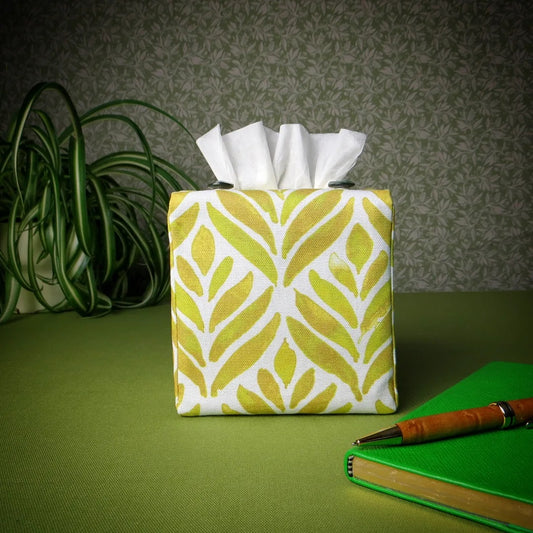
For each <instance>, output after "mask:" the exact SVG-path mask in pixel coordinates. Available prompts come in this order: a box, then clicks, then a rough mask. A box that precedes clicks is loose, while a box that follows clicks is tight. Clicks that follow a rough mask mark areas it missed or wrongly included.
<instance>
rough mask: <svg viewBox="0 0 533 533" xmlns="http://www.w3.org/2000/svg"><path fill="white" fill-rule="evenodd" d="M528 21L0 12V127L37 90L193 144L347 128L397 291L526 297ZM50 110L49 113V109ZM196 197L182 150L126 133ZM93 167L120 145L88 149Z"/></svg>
mask: <svg viewBox="0 0 533 533" xmlns="http://www.w3.org/2000/svg"><path fill="white" fill-rule="evenodd" d="M532 11H533V10H532V9H531V4H530V2H528V1H518V0H412V1H407V0H395V1H390V0H366V1H365V0H249V1H245V0H196V1H190V0H152V1H150V2H147V1H146V0H114V1H111V0H109V1H106V0H83V1H82V0H49V1H47V2H42V1H41V0H4V1H3V2H2V3H1V6H0V20H2V23H1V25H0V76H1V78H0V94H1V102H0V121H1V124H2V129H3V130H4V131H5V124H6V121H7V118H8V117H9V116H10V114H11V113H12V112H13V110H14V109H15V108H16V107H17V106H18V105H19V104H20V103H21V99H22V97H23V95H24V94H25V92H26V91H27V90H28V89H29V88H30V87H31V86H32V85H33V84H34V83H36V82H38V81H42V80H54V81H58V82H60V83H62V84H64V85H65V86H66V87H67V89H68V90H69V91H70V93H71V95H72V96H73V98H74V101H75V102H76V104H77V106H78V108H79V111H84V110H86V109H88V108H89V107H91V106H93V105H96V104H99V103H102V102H104V101H107V100H110V99H113V98H117V97H134V98H141V99H145V100H148V101H150V102H152V103H154V104H157V105H159V106H162V107H163V108H165V109H166V110H168V111H170V112H171V113H173V114H175V115H176V116H178V117H179V118H180V119H181V120H182V121H183V122H184V123H185V124H186V126H187V127H188V128H189V129H190V130H191V132H192V133H193V134H194V135H195V136H199V135H201V134H203V133H205V132H206V131H207V130H209V129H211V128H212V127H213V126H214V125H216V124H217V123H220V124H221V125H222V127H223V129H224V130H225V131H231V130H233V129H236V128H238V127H241V126H244V125H246V124H248V123H250V122H254V121H256V120H263V122H264V123H265V124H266V125H267V126H269V127H271V128H273V129H277V128H278V127H279V125H280V124H282V123H289V122H299V123H302V124H304V125H305V126H306V127H307V129H308V130H309V131H310V132H330V131H338V129H339V128H341V127H344V128H348V129H354V130H357V131H362V132H365V133H366V134H367V135H368V139H367V144H366V147H365V150H364V151H363V154H362V155H361V157H360V158H359V161H358V164H357V165H356V167H355V168H354V169H353V170H352V171H351V173H350V177H351V178H353V179H354V180H355V181H356V182H357V184H358V186H360V187H361V188H367V187H379V188H390V189H391V191H392V195H393V198H394V200H395V204H396V221H397V228H396V229H397V232H396V237H397V244H396V248H395V288H396V290H398V291H402V292H405V291H423V290H424V291H425V290H429V291H441V290H462V291H470V290H489V289H492V290H510V289H527V288H533V278H532V272H533V212H532V205H533V179H532V170H533V165H532V162H533V160H532V155H531V152H532V150H531V148H532V143H531V129H530V128H529V126H530V125H531V124H532V123H533V113H532V107H531V95H532V94H531V79H532V78H531V74H532V63H531V52H532V41H531V28H532V24H531V23H532V15H531V13H532ZM49 105H50V106H51V107H52V108H53V106H54V105H55V103H54V101H53V100H52V101H51V102H50V104H49ZM138 119H139V122H140V123H141V125H143V126H144V127H146V128H147V131H148V135H149V138H150V139H151V141H152V143H153V146H154V147H155V149H156V151H157V152H158V153H159V154H161V155H163V156H164V157H168V158H169V159H171V160H173V161H174V162H175V163H178V164H180V165H181V166H183V167H184V168H185V169H187V170H188V171H189V173H190V174H191V175H192V176H194V177H195V178H196V179H197V180H199V181H200V182H201V183H206V182H207V181H210V179H211V176H210V170H209V168H208V166H207V164H206V163H205V162H204V161H203V158H202V156H201V154H200V153H199V151H198V150H197V149H196V147H195V145H194V143H192V142H191V141H190V140H189V139H187V138H186V137H185V136H184V135H183V134H180V133H179V132H178V131H176V129H175V128H173V127H172V126H171V125H170V124H168V123H165V122H164V121H162V120H159V119H158V120H156V121H154V118H153V117H152V116H148V115H146V114H142V115H140V116H139V117H138ZM89 141H90V143H91V146H90V149H89V153H97V152H98V150H99V148H101V147H102V146H104V145H105V144H107V143H112V144H113V145H115V146H117V147H121V146H122V144H123V143H125V142H128V135H127V133H126V132H125V131H124V132H122V131H120V130H119V131H116V130H114V131H113V132H105V134H99V135H96V134H94V135H92V136H91V135H89Z"/></svg>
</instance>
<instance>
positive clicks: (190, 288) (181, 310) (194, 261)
mask: <svg viewBox="0 0 533 533" xmlns="http://www.w3.org/2000/svg"><path fill="white" fill-rule="evenodd" d="M168 225H169V238H170V263H171V298H172V305H171V310H172V311H171V313H172V344H173V360H174V382H175V394H176V406H177V410H178V413H180V414H181V415H188V416H195V415H217V414H294V413H390V412H392V411H394V410H395V409H396V405H397V392H396V383H395V350H394V334H393V316H392V253H391V252H392V244H393V205H392V200H391V196H390V194H389V191H386V190H368V191H353V190H346V189H293V190H269V191H265V190H209V191H180V192H175V193H173V194H172V196H171V201H170V207H169V213H168Z"/></svg>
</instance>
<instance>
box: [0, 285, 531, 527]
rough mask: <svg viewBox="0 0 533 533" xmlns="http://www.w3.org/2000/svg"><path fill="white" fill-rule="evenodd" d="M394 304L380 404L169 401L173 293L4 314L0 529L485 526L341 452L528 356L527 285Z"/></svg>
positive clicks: (410, 297) (0, 330)
mask: <svg viewBox="0 0 533 533" xmlns="http://www.w3.org/2000/svg"><path fill="white" fill-rule="evenodd" d="M395 306H396V311H395V324H396V340H397V366H398V388H399V394H400V408H399V410H398V412H397V413H395V414H392V415H386V416H384V415H329V416H328V415H322V416H320V415H296V416H262V417H247V416H243V417H200V418H181V417H179V416H178V415H177V414H176V412H175V410H174V399H173V382H172V357H171V347H170V309H169V306H168V305H160V306H157V307H154V308H150V309H142V310H136V311H124V312H116V313H113V314H112V315H110V316H107V317H105V318H99V319H84V318H81V317H79V316H78V315H76V314H75V313H64V314H61V315H51V314H39V315H32V316H25V317H18V318H15V319H14V320H12V321H11V322H9V323H7V324H5V325H2V326H0V420H1V426H0V469H1V470H0V531H9V532H18V531H69V532H77V531H142V532H145V531H146V532H149V531H158V532H159V531H184V532H188V531H192V532H202V531H237V532H238V531H250V532H255V531H265V532H266V531H268V532H283V531H302V532H314V531H317V532H318V531H325V532H328V533H332V532H336V531H354V532H355V531H357V532H358V533H364V532H366V531H375V532H382V531H395V532H397V531H400V532H401V531H409V532H413V531H414V532H416V531H432V533H436V532H440V531H443V532H461V531H468V532H472V531H480V532H481V531H491V529H490V528H487V527H485V526H482V525H480V524H477V523H474V522H471V521H468V520H465V519H461V518H457V517H453V516H451V515H448V514H446V513H443V512H440V511H435V510H432V509H429V508H426V507H423V506H420V505H417V504H414V503H409V502H405V501H402V500H400V499H397V498H394V497H390V496H387V495H384V494H379V493H377V492H374V491H371V490H368V489H365V488H362V487H357V486H354V484H352V483H350V482H349V481H348V480H347V479H346V478H345V477H344V472H343V456H344V453H345V452H346V450H347V449H349V448H350V444H351V442H352V441H353V440H354V439H355V438H356V437H359V436H361V435H364V434H366V433H369V432H371V431H374V430H377V429H379V428H381V427H382V426H386V425H389V424H391V423H393V422H394V421H395V420H396V419H397V418H400V417H401V416H402V415H405V414H407V413H408V412H409V411H410V410H411V409H413V408H414V407H416V406H417V405H419V404H421V403H423V402H425V401H426V400H428V399H429V398H431V397H433V396H434V395H435V394H437V393H439V392H441V391H443V390H444V389H446V388H447V387H449V386H451V385H452V384H454V383H456V382H457V381H458V380H460V379H462V378H464V377H466V376H467V375H468V374H470V373H471V372H473V371H475V370H477V369H478V368H480V367H481V366H483V365H484V364H485V363H488V362H490V361H496V360H501V361H516V362H530V363H533V352H532V349H531V347H530V339H529V333H530V329H531V317H532V316H533V314H532V311H533V293H531V292H505V293H460V294H458V293H436V294H398V295H395Z"/></svg>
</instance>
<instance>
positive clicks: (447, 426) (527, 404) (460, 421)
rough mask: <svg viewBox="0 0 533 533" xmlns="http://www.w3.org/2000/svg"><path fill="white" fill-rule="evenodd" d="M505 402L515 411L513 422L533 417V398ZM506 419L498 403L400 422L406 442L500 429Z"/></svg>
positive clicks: (413, 442)
mask: <svg viewBox="0 0 533 533" xmlns="http://www.w3.org/2000/svg"><path fill="white" fill-rule="evenodd" d="M505 403H507V404H508V405H509V406H510V407H511V408H512V410H513V411H514V420H513V422H512V424H511V425H518V424H523V423H525V422H527V421H528V420H531V419H533V398H527V399H524V400H511V401H508V402H505ZM505 421H506V419H505V416H504V414H503V411H502V409H501V408H500V406H499V405H497V404H496V403H494V404H491V405H487V406H486V407H478V408H475V409H462V410H461V411H452V412H450V413H443V414H438V415H430V416H423V417H420V418H415V419H413V420H404V421H403V422H398V423H397V424H396V425H397V426H398V427H399V428H400V430H401V432H402V436H403V438H402V443H403V444H415V443H417V442H425V441H428V440H436V439H444V438H446V437H452V436H455V435H465V434H467V433H475V432H479V431H488V430H491V429H499V428H501V427H503V426H504V422H505Z"/></svg>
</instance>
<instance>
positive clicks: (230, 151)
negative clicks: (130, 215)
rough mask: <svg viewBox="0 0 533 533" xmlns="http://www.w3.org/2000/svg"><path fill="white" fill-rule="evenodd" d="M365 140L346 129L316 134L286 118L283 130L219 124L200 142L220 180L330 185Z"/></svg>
mask: <svg viewBox="0 0 533 533" xmlns="http://www.w3.org/2000/svg"><path fill="white" fill-rule="evenodd" d="M365 140H366V135H365V134H364V133H359V132H357V131H350V130H346V129H341V130H340V131H339V133H318V134H312V133H309V132H308V131H307V130H306V129H305V128H304V127H303V126H302V125H301V124H283V125H282V126H281V127H280V129H279V133H278V132H276V131H274V130H271V129H269V128H267V127H265V126H264V125H263V123H262V122H255V123H253V124H250V125H248V126H245V127H244V128H241V129H238V130H235V131H232V132H231V133H226V134H225V135H222V134H221V130H220V125H217V126H215V127H214V128H213V129H212V130H210V131H208V132H207V133H206V134H205V135H202V136H201V137H200V138H199V139H197V141H196V143H197V144H198V147H199V148H200V151H201V152H202V154H203V155H204V157H205V159H206V161H207V162H208V163H209V166H210V167H211V170H212V171H213V173H214V174H215V177H216V178H217V180H218V181H223V182H226V183H231V184H233V186H234V187H235V188H236V189H302V188H313V189H324V188H327V186H328V183H329V182H330V181H338V180H341V179H343V178H344V177H345V176H346V174H347V173H348V172H349V171H350V169H351V168H352V167H353V166H354V165H355V163H356V161H357V158H358V157H359V155H360V154H361V152H362V151H363V147H364V145H365Z"/></svg>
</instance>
